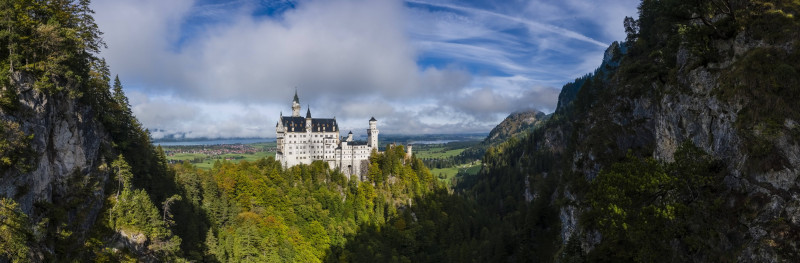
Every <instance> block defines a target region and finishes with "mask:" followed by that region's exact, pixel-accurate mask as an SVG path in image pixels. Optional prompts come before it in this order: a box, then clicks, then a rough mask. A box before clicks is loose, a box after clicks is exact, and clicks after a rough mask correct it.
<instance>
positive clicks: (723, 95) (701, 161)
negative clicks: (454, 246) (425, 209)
mask: <svg viewBox="0 0 800 263" xmlns="http://www.w3.org/2000/svg"><path fill="white" fill-rule="evenodd" d="M639 12H640V15H639V17H638V19H634V18H626V19H625V20H624V25H625V27H626V32H627V33H628V38H627V40H626V42H625V43H624V44H616V43H615V44H612V45H611V47H610V48H609V50H608V51H607V52H606V58H605V59H604V63H603V66H601V68H599V69H598V70H597V71H595V72H594V73H593V74H590V75H587V76H585V77H582V78H579V79H577V80H576V81H575V82H573V83H570V84H568V85H566V86H565V87H564V89H563V90H562V93H561V96H560V97H559V107H558V109H557V110H556V112H555V114H553V116H552V117H551V118H550V119H549V120H548V121H547V122H546V123H545V124H544V125H543V126H542V127H541V128H539V129H536V130H535V131H534V132H532V133H531V134H530V135H528V136H527V137H525V138H523V139H520V140H511V141H508V142H507V143H506V144H505V145H502V146H500V147H497V148H494V149H490V150H489V151H488V152H487V154H486V156H485V157H484V164H485V167H484V169H483V171H482V172H481V174H480V175H478V176H477V177H476V178H474V180H472V181H469V180H465V181H464V182H465V183H464V184H462V185H461V186H460V189H462V191H463V192H461V193H462V194H461V195H462V196H465V197H468V198H470V199H471V198H474V199H475V200H476V201H477V202H478V203H479V204H480V205H481V206H484V207H489V208H490V209H494V210H493V211H492V214H494V215H496V216H497V217H498V218H499V220H501V221H502V222H504V223H505V225H507V226H508V227H507V228H506V229H507V230H506V231H504V232H500V233H508V234H507V235H508V237H507V238H505V240H508V239H514V241H513V242H509V243H507V246H505V248H506V249H505V250H501V254H503V255H507V256H506V257H500V258H502V259H503V260H505V261H569V262H581V261H610V262H620V261H638V262H654V261H677V262H686V261H712V262H720V261H721V262H727V261H744V262H769V261H778V262H780V261H796V260H798V259H800V254H799V252H798V251H800V248H799V247H798V246H800V244H799V243H798V242H797V240H798V237H800V236H798V233H800V220H799V219H800V214H798V203H797V193H798V190H800V184H799V183H800V181H798V175H799V174H800V159H799V158H798V157H797V156H800V155H798V153H800V148H799V147H798V140H799V139H800V136H799V135H800V133H798V127H797V125H796V122H797V119H798V118H800V112H798V108H797V107H792V106H790V105H791V104H790V101H793V100H796V99H797V98H800V82H798V80H800V79H799V78H800V75H798V72H800V62H798V61H800V60H797V58H798V54H799V53H798V50H799V49H800V43H799V42H798V41H797V39H800V38H798V34H800V20H798V16H797V15H798V12H800V4H799V3H797V2H796V1H699V2H696V1H695V2H693V1H664V0H662V1H650V0H644V1H642V2H641V4H640V6H639ZM509 204H513V205H516V208H515V209H510V208H508V205H509ZM500 225H503V224H500ZM490 231H491V230H490ZM496 233H498V232H494V233H493V234H496ZM476 236H477V235H476ZM537 240H538V241H537ZM531 250H536V251H537V252H539V253H534V254H530V251H531Z"/></svg>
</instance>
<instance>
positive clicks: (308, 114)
mask: <svg viewBox="0 0 800 263" xmlns="http://www.w3.org/2000/svg"><path fill="white" fill-rule="evenodd" d="M312 128H313V127H311V105H309V106H308V109H307V110H306V131H308V132H311V129H312Z"/></svg>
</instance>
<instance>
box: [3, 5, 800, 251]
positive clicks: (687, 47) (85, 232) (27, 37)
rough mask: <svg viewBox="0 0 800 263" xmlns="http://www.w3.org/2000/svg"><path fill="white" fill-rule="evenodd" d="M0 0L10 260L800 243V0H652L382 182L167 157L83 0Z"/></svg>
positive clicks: (794, 246)
mask: <svg viewBox="0 0 800 263" xmlns="http://www.w3.org/2000/svg"><path fill="white" fill-rule="evenodd" d="M0 8H2V9H0V10H2V11H0V23H1V25H2V26H0V32H2V33H0V66H2V68H0V195H1V196H2V198H1V199H0V224H2V227H0V261H11V262H42V261H79V262H91V261H96V262H119V261H143V262H181V261H196V262H201V261H202V262H320V261H326V262H552V261H556V262H585V261H593V262H594V261H608V262H630V261H635V262H663V261H669V262H689V261H703V262H706V261H711V262H729V261H743V262H793V261H797V260H798V259H800V247H799V246H800V243H798V240H800V202H798V200H799V199H800V197H799V196H800V157H798V156H800V146H798V142H799V140H800V125H798V124H797V122H798V121H800V112H799V111H800V109H799V108H797V107H793V104H792V103H793V102H795V101H797V100H798V99H800V74H798V73H799V72H800V62H798V61H800V53H798V52H799V51H800V42H798V39H800V17H798V15H800V14H798V12H800V3H798V2H797V1H792V0H778V1H762V0H750V1H747V0H723V1H678V0H643V1H642V2H641V4H640V6H639V17H638V18H625V19H624V20H622V18H620V22H623V21H624V26H625V30H626V32H627V33H628V37H627V39H626V41H625V42H624V43H613V44H612V45H611V46H610V47H609V49H608V50H607V51H606V56H605V59H604V61H603V64H602V65H601V67H600V68H599V69H598V70H596V71H595V72H593V73H591V74H588V75H586V76H584V77H582V78H579V79H577V80H575V81H574V82H573V83H569V84H567V85H565V87H564V88H563V90H562V93H561V96H559V106H558V109H557V110H556V111H555V113H554V114H553V115H551V116H550V117H549V118H548V119H547V120H546V121H544V122H543V123H541V125H537V127H535V128H534V129H532V130H531V131H530V132H529V133H527V134H526V135H524V136H519V137H516V136H510V138H509V139H508V140H506V141H505V142H503V143H500V144H499V145H497V146H493V147H489V148H487V150H486V153H485V155H484V156H483V157H482V164H483V167H482V169H481V172H480V173H479V174H477V175H474V176H465V177H462V178H459V180H458V184H457V185H455V186H453V187H452V189H448V188H446V187H445V186H444V184H442V183H441V182H439V181H438V180H437V179H435V178H434V177H433V175H431V173H430V172H429V171H428V169H427V168H426V167H425V166H424V165H423V163H422V161H420V160H419V159H416V158H414V157H412V156H407V155H406V153H405V149H404V148H403V147H402V146H394V147H387V149H386V151H385V152H384V153H373V154H372V156H371V157H370V165H369V169H368V174H367V180H365V181H357V180H348V179H347V178H345V176H343V175H342V174H341V173H339V172H337V171H334V170H331V169H329V168H328V167H327V165H325V164H324V163H319V162H317V163H313V164H311V165H300V166H295V167H292V168H289V169H284V168H282V167H281V165H280V164H279V163H277V162H275V160H274V159H272V158H266V159H261V160H259V161H256V162H239V163H231V162H218V163H215V164H214V167H213V168H212V169H211V170H210V171H206V170H200V169H197V168H196V167H193V166H192V165H190V164H179V165H171V166H168V165H167V163H166V158H165V156H164V153H163V151H162V150H161V149H160V147H153V146H152V145H151V143H150V136H149V133H148V131H147V130H145V129H143V127H142V125H141V124H140V123H139V122H138V121H137V120H136V118H135V117H134V116H133V115H132V112H131V109H130V105H129V103H128V100H127V98H126V97H125V94H124V91H123V85H122V82H121V81H120V80H119V78H115V79H114V81H113V83H112V80H111V75H110V74H109V70H108V67H107V65H105V62H104V61H103V60H102V59H100V58H99V54H98V52H99V50H100V48H102V47H103V42H102V40H101V38H100V35H101V33H100V32H99V31H98V30H97V26H96V25H95V24H94V22H93V20H92V16H91V14H92V11H91V10H90V9H89V8H88V1H27V0H9V1H4V2H3V3H2V4H1V5H0ZM123 79H124V76H123ZM537 119H538V118H537Z"/></svg>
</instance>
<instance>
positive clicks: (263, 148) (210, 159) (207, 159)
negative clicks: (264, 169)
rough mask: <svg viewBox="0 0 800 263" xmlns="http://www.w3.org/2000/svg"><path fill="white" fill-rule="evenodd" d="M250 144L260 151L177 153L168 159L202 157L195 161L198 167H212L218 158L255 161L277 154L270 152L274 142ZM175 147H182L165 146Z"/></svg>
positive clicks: (185, 159)
mask: <svg viewBox="0 0 800 263" xmlns="http://www.w3.org/2000/svg"><path fill="white" fill-rule="evenodd" d="M249 146H251V147H254V148H256V149H258V150H259V151H257V152H255V153H248V154H238V153H237V154H220V155H213V156H211V155H208V154H202V153H175V154H173V155H171V156H167V160H169V161H178V162H181V161H192V160H196V159H202V160H203V161H202V162H198V163H193V164H194V165H195V166H197V167H198V168H202V169H211V167H213V166H214V162H216V161H217V160H220V161H222V160H225V159H228V161H229V162H235V163H238V162H239V161H248V162H254V161H257V160H259V159H262V158H266V157H269V156H273V157H274V156H275V152H268V151H267V149H270V148H274V147H275V143H274V142H266V143H254V144H249ZM175 148H180V146H174V147H173V146H170V147H164V149H165V150H171V149H175Z"/></svg>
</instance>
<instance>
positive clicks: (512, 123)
mask: <svg viewBox="0 0 800 263" xmlns="http://www.w3.org/2000/svg"><path fill="white" fill-rule="evenodd" d="M546 119H547V114H544V113H543V112H541V111H537V110H525V111H518V112H514V113H511V114H510V115H508V117H506V118H505V119H504V120H503V121H502V122H500V124H498V125H497V126H495V127H494V128H493V129H492V131H490V132H489V135H488V136H486V139H484V140H483V144H487V145H497V144H499V143H502V142H504V141H506V140H508V139H509V138H511V137H513V136H516V135H519V134H520V133H522V132H525V131H527V130H530V129H532V128H533V127H535V126H536V125H538V124H541V123H542V122H543V121H545V120H546Z"/></svg>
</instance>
